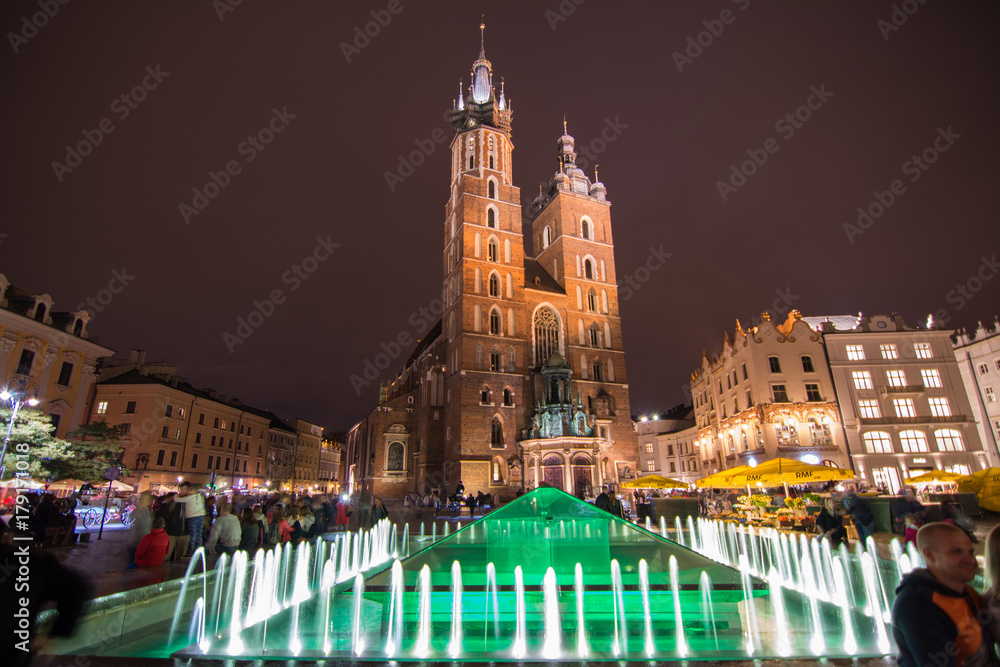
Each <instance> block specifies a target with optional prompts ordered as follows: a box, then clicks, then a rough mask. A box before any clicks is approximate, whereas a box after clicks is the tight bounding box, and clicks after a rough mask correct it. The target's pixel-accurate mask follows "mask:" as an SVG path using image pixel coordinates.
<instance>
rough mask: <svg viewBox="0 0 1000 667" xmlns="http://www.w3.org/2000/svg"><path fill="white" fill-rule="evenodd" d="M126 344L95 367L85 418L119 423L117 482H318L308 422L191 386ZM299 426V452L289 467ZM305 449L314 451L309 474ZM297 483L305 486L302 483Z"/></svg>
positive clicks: (150, 486) (286, 485)
mask: <svg viewBox="0 0 1000 667" xmlns="http://www.w3.org/2000/svg"><path fill="white" fill-rule="evenodd" d="M145 356H146V355H145V352H142V351H140V350H132V351H131V353H130V354H129V356H128V358H127V359H111V360H109V361H107V362H106V363H105V364H104V368H102V370H101V374H100V381H99V382H98V384H97V386H96V390H95V392H94V397H93V401H92V404H91V408H90V415H89V419H90V421H91V422H97V421H105V422H107V423H108V424H110V425H113V426H120V427H121V430H122V436H123V440H124V443H125V453H124V458H123V463H124V464H125V466H126V467H127V468H128V469H129V470H130V472H131V475H130V476H129V477H127V478H125V479H124V481H126V482H128V483H129V484H132V485H133V486H135V487H136V489H137V490H138V491H147V490H153V491H163V490H168V489H173V488H176V486H177V484H178V483H179V482H181V481H190V482H192V483H195V484H201V485H205V486H208V487H214V488H216V489H219V490H226V489H244V490H250V491H254V490H256V491H267V490H272V489H273V490H291V489H292V487H293V482H294V476H295V475H296V474H299V473H301V476H300V478H299V484H296V485H295V486H296V490H298V487H299V486H302V485H304V484H306V483H308V485H309V488H310V489H311V488H312V485H313V484H315V483H316V481H317V479H316V478H317V474H316V473H317V471H318V467H319V461H318V436H316V435H315V431H317V430H318V427H315V426H313V425H311V424H308V423H307V422H302V421H301V420H298V421H297V422H295V423H293V425H289V424H286V423H285V422H283V421H282V420H281V419H280V418H278V417H277V416H275V415H274V414H272V413H271V412H268V411H266V410H261V409H258V408H255V407H252V406H248V405H245V404H244V403H242V402H241V401H239V400H238V399H235V398H231V397H229V396H225V395H222V394H220V393H218V392H216V391H214V390H212V389H196V388H195V387H193V386H191V385H190V384H189V383H187V382H186V381H184V380H182V379H181V378H180V377H179V376H178V374H177V368H176V367H174V366H169V365H167V364H164V363H162V362H160V363H157V362H147V361H146V358H145ZM296 424H298V425H299V427H300V428H301V429H302V431H303V435H302V440H304V441H306V445H305V446H304V447H303V448H302V456H303V457H304V458H303V459H302V461H301V463H300V465H299V466H298V468H297V467H296V466H295V465H294V462H295V460H296V459H295V456H296V453H298V451H299V448H298V446H297V443H298V442H299V439H300V436H299V433H298V432H297V430H296ZM308 455H312V456H314V457H315V464H314V468H313V472H312V473H311V474H310V473H309V472H308V470H309V464H308V463H307V461H308V460H309V459H307V458H305V457H306V456H308ZM303 488H304V486H303Z"/></svg>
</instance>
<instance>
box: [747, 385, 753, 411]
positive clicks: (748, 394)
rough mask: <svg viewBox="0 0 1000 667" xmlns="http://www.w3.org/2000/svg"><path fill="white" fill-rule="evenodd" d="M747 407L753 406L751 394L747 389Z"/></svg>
mask: <svg viewBox="0 0 1000 667" xmlns="http://www.w3.org/2000/svg"><path fill="white" fill-rule="evenodd" d="M747 407H748V408H752V407H753V394H752V393H751V392H750V390H749V389H747Z"/></svg>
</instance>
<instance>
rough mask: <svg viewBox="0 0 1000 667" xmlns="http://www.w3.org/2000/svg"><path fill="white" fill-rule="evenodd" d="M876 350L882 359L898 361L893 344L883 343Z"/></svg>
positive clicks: (897, 354) (897, 353)
mask: <svg viewBox="0 0 1000 667" xmlns="http://www.w3.org/2000/svg"><path fill="white" fill-rule="evenodd" d="M878 349H879V351H880V352H881V353H882V358H883V359H899V352H898V351H897V350H896V345H895V344H894V343H883V344H882V345H879V346H878Z"/></svg>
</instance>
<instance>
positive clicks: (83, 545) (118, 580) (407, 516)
mask: <svg viewBox="0 0 1000 667" xmlns="http://www.w3.org/2000/svg"><path fill="white" fill-rule="evenodd" d="M467 512H468V510H466V513H464V514H462V515H461V516H459V517H450V516H444V515H442V516H439V517H437V519H434V518H433V515H432V512H431V511H427V510H425V511H424V512H422V513H421V515H420V516H419V517H418V516H417V511H416V510H415V509H413V508H404V507H402V506H389V518H390V519H391V520H392V521H394V522H396V523H398V524H400V528H402V525H403V524H404V523H406V524H408V525H409V526H410V533H411V534H412V535H416V534H417V533H419V531H420V525H421V523H423V524H424V530H425V531H426V532H427V533H428V534H430V532H431V524H432V522H433V521H437V522H438V532H439V534H440V533H441V532H442V531H443V527H444V525H443V524H444V523H445V522H448V523H450V525H451V532H454V530H455V528H456V524H459V523H461V524H463V525H464V524H466V523H468V522H469V516H468V513H467ZM356 518H357V517H352V519H356ZM476 518H479V517H478V515H477V516H476ZM974 523H975V526H976V529H975V535H976V537H977V538H978V540H979V542H978V543H977V544H976V553H977V554H978V555H982V553H983V548H984V543H985V541H986V535H987V533H989V531H990V529H992V528H993V526H995V525H997V524H998V523H1000V516H991V517H985V518H977V519H974ZM351 529H352V530H356V529H357V525H356V523H352V525H351ZM892 538H893V535H891V534H890V533H876V535H875V541H876V542H877V543H878V545H879V551H880V554H881V555H882V556H883V557H888V556H889V553H890V552H889V542H890V540H891V539H892ZM128 544H129V531H128V530H127V529H125V528H123V527H121V526H120V525H116V524H112V525H110V526H106V527H105V529H104V534H103V536H102V538H101V539H100V540H98V539H97V532H96V531H93V532H92V534H91V536H90V541H89V542H77V543H76V544H73V545H69V546H62V547H46V549H45V550H46V551H47V552H49V553H51V554H52V555H53V556H55V557H56V558H58V559H59V560H60V561H62V563H63V564H64V565H66V566H67V567H71V568H73V569H75V570H77V571H79V572H81V573H83V574H84V575H86V576H87V577H88V578H89V579H90V580H91V582H92V583H93V584H94V586H95V588H96V595H98V596H103V595H109V594H111V593H115V592H118V591H123V590H131V589H134V588H140V587H143V586H150V585H152V584H157V583H161V582H163V581H166V580H169V579H176V578H180V577H183V576H184V573H185V571H186V569H187V565H188V561H178V562H174V563H164V564H163V565H162V566H160V567H145V568H137V569H134V570H126V569H125V568H126V567H127V565H128V564H129V562H130V561H129V555H128V551H127V549H128ZM216 558H217V556H215V555H211V556H209V558H208V565H209V567H212V566H214V564H215V560H216Z"/></svg>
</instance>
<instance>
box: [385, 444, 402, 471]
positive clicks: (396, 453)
mask: <svg viewBox="0 0 1000 667" xmlns="http://www.w3.org/2000/svg"><path fill="white" fill-rule="evenodd" d="M385 469H386V470H402V469H403V443H401V442H394V443H392V444H391V445H389V452H388V453H387V454H386V457H385Z"/></svg>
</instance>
